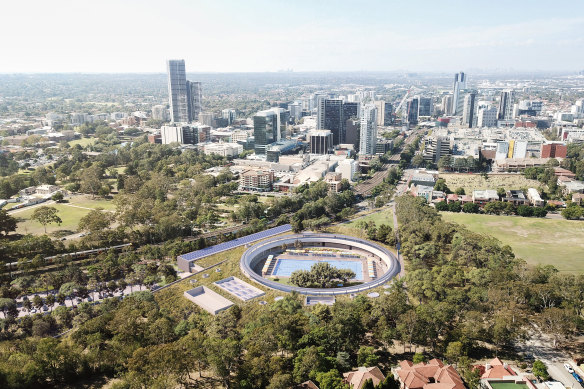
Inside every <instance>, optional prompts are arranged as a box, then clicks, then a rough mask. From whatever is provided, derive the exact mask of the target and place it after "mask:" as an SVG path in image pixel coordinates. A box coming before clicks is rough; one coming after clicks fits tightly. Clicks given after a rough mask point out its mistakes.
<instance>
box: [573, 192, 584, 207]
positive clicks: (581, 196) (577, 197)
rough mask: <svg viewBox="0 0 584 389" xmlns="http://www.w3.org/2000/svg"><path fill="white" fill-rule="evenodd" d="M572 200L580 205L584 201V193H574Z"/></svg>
mask: <svg viewBox="0 0 584 389" xmlns="http://www.w3.org/2000/svg"><path fill="white" fill-rule="evenodd" d="M572 202H573V203H575V204H578V205H582V204H583V203H584V193H574V194H573V195H572Z"/></svg>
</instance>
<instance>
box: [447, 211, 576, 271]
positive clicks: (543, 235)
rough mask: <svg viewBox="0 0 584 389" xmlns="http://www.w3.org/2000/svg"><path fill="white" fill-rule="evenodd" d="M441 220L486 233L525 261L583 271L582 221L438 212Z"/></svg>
mask: <svg viewBox="0 0 584 389" xmlns="http://www.w3.org/2000/svg"><path fill="white" fill-rule="evenodd" d="M440 214H441V215H442V217H443V218H444V220H446V221H452V222H455V223H459V224H462V225H465V226H466V227H467V228H468V229H469V230H471V231H474V232H478V233H482V234H489V235H492V236H494V237H495V238H497V239H499V240H500V241H501V242H503V243H504V244H508V245H509V246H511V247H512V248H513V252H514V253H515V255H516V256H517V257H519V258H522V259H524V260H525V261H527V263H528V264H531V265H537V264H544V265H554V266H555V267H556V268H557V269H558V270H560V271H562V272H569V273H584V222H582V221H575V220H563V219H538V218H525V217H518V216H496V215H475V214H466V213H451V212H441V213H440Z"/></svg>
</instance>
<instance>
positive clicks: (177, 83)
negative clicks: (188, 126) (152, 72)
mask: <svg viewBox="0 0 584 389" xmlns="http://www.w3.org/2000/svg"><path fill="white" fill-rule="evenodd" d="M167 69H168V100H169V101H168V102H169V104H170V120H171V121H173V122H183V123H187V122H188V121H189V101H188V92H187V76H186V72H185V61H184V59H171V60H169V61H168V62H167Z"/></svg>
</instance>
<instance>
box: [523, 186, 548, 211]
mask: <svg viewBox="0 0 584 389" xmlns="http://www.w3.org/2000/svg"><path fill="white" fill-rule="evenodd" d="M527 198H528V199H529V201H530V202H531V205H533V206H534V207H543V206H544V204H545V202H544V201H543V200H542V198H541V196H540V195H539V192H538V191H537V189H535V188H529V189H527Z"/></svg>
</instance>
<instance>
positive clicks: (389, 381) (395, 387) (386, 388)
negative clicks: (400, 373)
mask: <svg viewBox="0 0 584 389" xmlns="http://www.w3.org/2000/svg"><path fill="white" fill-rule="evenodd" d="M400 386H401V385H400V382H399V381H398V380H396V379H395V378H394V377H393V374H392V373H387V376H386V377H385V380H384V381H382V382H380V383H379V384H378V385H377V387H376V389H399V388H400Z"/></svg>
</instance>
